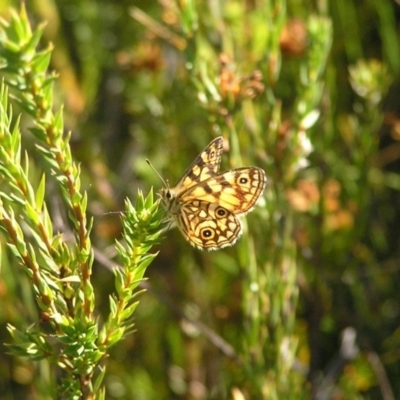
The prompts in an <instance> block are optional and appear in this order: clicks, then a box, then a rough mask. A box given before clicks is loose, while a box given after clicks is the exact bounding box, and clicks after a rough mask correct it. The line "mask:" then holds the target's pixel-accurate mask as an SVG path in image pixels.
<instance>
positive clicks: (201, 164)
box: [174, 137, 223, 191]
mask: <svg viewBox="0 0 400 400" xmlns="http://www.w3.org/2000/svg"><path fill="white" fill-rule="evenodd" d="M222 152H223V139H222V137H217V138H216V139H214V140H213V141H212V142H211V143H210V144H209V145H208V146H207V147H206V148H205V149H204V150H203V151H202V152H201V153H200V154H199V155H198V156H197V157H196V159H195V160H194V161H193V162H192V164H191V165H190V167H189V168H188V169H187V170H186V171H185V173H184V174H183V175H182V177H181V178H180V179H179V181H178V183H177V184H176V185H175V188H174V189H175V190H178V191H182V190H183V191H184V190H187V189H188V188H189V187H191V186H193V185H196V184H197V183H198V182H202V181H205V180H207V179H209V178H211V177H212V176H215V175H217V174H218V171H219V167H220V165H221V157H222Z"/></svg>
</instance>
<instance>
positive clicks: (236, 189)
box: [161, 137, 267, 250]
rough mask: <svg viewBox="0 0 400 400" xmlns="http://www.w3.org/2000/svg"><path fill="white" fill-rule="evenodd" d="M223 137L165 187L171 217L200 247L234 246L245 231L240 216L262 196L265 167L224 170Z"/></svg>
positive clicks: (191, 241) (162, 193)
mask: <svg viewBox="0 0 400 400" xmlns="http://www.w3.org/2000/svg"><path fill="white" fill-rule="evenodd" d="M222 152H223V139H222V137H218V138H216V139H214V140H213V141H212V142H211V143H210V144H209V145H208V146H207V147H206V148H205V149H204V150H203V151H202V152H201V153H200V154H199V155H198V156H197V158H196V159H195V160H194V161H193V163H192V164H191V166H190V167H189V168H188V169H187V170H186V172H185V173H184V174H183V175H182V177H181V178H180V179H179V181H178V183H177V184H176V185H175V186H174V187H173V188H169V187H166V188H164V189H162V190H161V200H162V203H163V205H164V207H165V209H166V212H167V215H168V217H169V218H170V219H171V220H172V221H173V222H175V223H176V225H177V226H178V227H179V229H180V231H181V232H182V234H183V235H184V237H185V238H186V240H187V241H188V242H189V243H190V244H192V245H193V246H196V247H198V248H200V249H207V250H217V249H220V248H223V247H226V246H232V245H233V244H234V243H235V242H236V241H237V239H238V238H239V237H240V235H241V234H242V227H241V224H240V221H239V219H238V218H237V217H238V216H241V215H245V214H246V213H248V212H249V211H251V210H252V208H253V207H254V205H255V203H256V202H257V200H258V199H259V198H260V196H261V195H262V193H263V191H264V188H265V185H266V181H267V179H266V176H265V172H264V171H263V170H262V169H261V168H257V167H243V168H237V169H234V170H231V171H228V172H225V173H220V172H219V168H220V164H221V157H222Z"/></svg>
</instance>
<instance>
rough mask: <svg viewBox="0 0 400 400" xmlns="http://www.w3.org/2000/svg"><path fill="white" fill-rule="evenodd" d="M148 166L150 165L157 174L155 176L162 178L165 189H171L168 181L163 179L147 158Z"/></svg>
mask: <svg viewBox="0 0 400 400" xmlns="http://www.w3.org/2000/svg"><path fill="white" fill-rule="evenodd" d="M146 162H147V164H149V166H150V168H151V169H152V170H153V171H154V172H155V174H156V175H157V176H158V177H159V178H160V180H161V182H162V183H163V184H164V186H165V187H169V184H168V181H166V180H165V179H163V177H162V176H161V175H160V174H159V173H158V171H157V170H156V169H155V168H154V167H153V164H152V163H151V162H150V161H149V160H148V159H147V158H146Z"/></svg>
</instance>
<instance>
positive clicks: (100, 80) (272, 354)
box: [0, 0, 400, 400]
mask: <svg viewBox="0 0 400 400" xmlns="http://www.w3.org/2000/svg"><path fill="white" fill-rule="evenodd" d="M12 7H14V8H18V7H19V2H17V1H11V0H10V1H8V2H7V1H3V2H2V3H1V5H0V13H1V16H2V17H3V18H4V19H7V18H9V13H10V9H11V8H12ZM26 7H27V12H28V15H29V17H30V20H31V22H32V24H33V25H37V24H39V23H41V22H43V21H46V28H45V35H44V36H45V40H46V41H47V42H52V43H53V45H54V52H53V57H52V63H51V69H52V70H55V71H57V72H58V74H59V78H58V81H57V84H56V101H55V103H56V104H62V103H63V104H64V111H65V112H64V115H65V125H66V130H71V132H72V139H71V146H72V151H73V155H74V157H75V159H76V160H77V161H79V162H80V163H81V168H82V175H83V182H84V183H85V185H86V187H85V189H86V190H87V191H88V197H89V202H88V203H89V206H88V209H89V212H90V214H91V215H93V217H94V229H93V243H94V245H95V246H96V248H97V249H99V250H100V251H101V252H102V253H103V254H104V255H105V256H106V257H109V258H113V257H114V255H115V254H114V252H113V251H114V250H113V244H114V240H115V239H118V238H119V237H120V233H121V226H120V222H119V216H118V214H110V212H118V211H121V210H123V208H124V203H123V201H124V198H125V197H127V196H128V197H129V198H132V199H134V197H135V196H136V193H137V190H138V189H139V188H140V189H142V190H143V191H145V192H147V191H148V190H149V189H150V188H151V186H154V187H155V188H156V189H157V190H158V189H159V188H160V187H161V186H162V182H160V180H159V178H158V177H157V176H156V174H154V172H153V171H152V170H151V169H150V168H149V167H148V165H147V164H146V162H145V160H146V158H148V159H149V160H150V161H151V162H152V164H153V165H154V166H155V168H156V169H157V170H158V171H159V172H160V174H161V175H162V176H163V177H164V178H165V179H169V180H170V182H171V183H174V181H176V180H177V179H178V178H179V176H180V175H181V174H182V173H183V171H184V170H185V168H186V167H187V166H189V164H190V163H191V162H192V160H193V159H194V158H195V157H196V155H197V154H198V153H199V152H200V151H201V149H202V148H203V147H204V146H205V145H206V144H207V143H208V142H209V141H211V139H212V138H214V137H216V136H218V135H223V136H224V138H225V139H226V147H227V149H226V150H228V151H227V153H225V154H224V157H223V170H227V169H229V168H233V167H240V166H245V165H257V166H260V167H262V168H264V169H265V170H266V172H267V175H268V176H269V181H270V182H269V186H268V188H267V191H266V194H265V202H264V203H262V204H260V207H259V208H257V209H256V210H255V211H254V212H253V213H252V214H251V215H249V217H248V225H246V233H245V235H244V237H243V238H242V239H241V240H240V242H239V243H238V244H237V246H235V247H234V248H229V249H224V250H222V251H218V252H212V253H203V252H200V251H198V250H196V249H193V248H192V247H190V246H189V244H188V243H186V242H185V240H184V239H183V237H182V236H181V235H180V233H179V232H178V231H177V230H171V231H169V232H168V233H167V234H166V235H165V237H164V239H163V241H162V243H161V244H160V246H159V247H158V248H157V250H158V251H159V255H158V257H157V258H156V260H155V262H154V263H153V264H152V265H151V266H150V267H149V269H148V271H147V277H148V283H149V284H150V285H151V290H148V291H147V292H146V293H144V294H142V295H141V297H140V305H139V307H138V309H137V311H136V317H135V328H136V331H135V332H134V333H133V334H132V335H130V336H129V337H128V338H127V339H126V340H125V341H124V342H122V343H120V344H119V345H118V346H116V347H115V348H114V349H113V352H112V353H111V354H110V358H109V360H108V367H107V377H106V387H107V398H109V399H146V400H147V399H234V400H240V399H247V398H249V399H259V398H265V399H270V398H271V399H274V398H279V399H286V398H287V399H292V398H293V399H302V398H304V399H396V398H399V396H400V379H399V376H400V350H399V349H400V323H399V322H400V316H399V312H400V296H399V282H400V254H399V239H400V219H399V217H400V211H399V209H400V207H399V206H400V199H399V189H400V177H399V169H400V164H399V159H400V144H399V140H400V119H399V106H400V96H399V93H400V91H399V89H400V86H399V73H400V33H399V21H400V6H399V4H398V3H397V2H396V1H394V0H379V1H376V0H325V1H324V0H315V1H311V0H309V1H307V0H286V1H284V0H274V1H267V0H265V1H257V0H247V1H245V0H243V1H234V0H226V1H223V0H216V1H208V2H202V1H197V2H196V1H193V2H191V1H187V2H186V1H176V2H175V1H172V0H159V1H125V0H121V1H103V0H97V1H94V0H93V1H90V0H30V1H29V2H27V4H26ZM43 45H45V43H44V44H43ZM317 117H318V118H317ZM26 140H28V141H29V138H27V139H26ZM50 207H54V208H55V209H57V207H58V204H57V202H56V201H54V202H51V201H50ZM247 227H248V232H249V233H248V234H247ZM18 276H19V275H18V270H17V268H16V267H13V266H12V265H8V264H7V263H4V265H3V266H2V270H1V275H0V342H1V343H4V342H8V341H9V340H10V338H9V336H8V334H7V331H6V324H7V323H9V322H11V323H12V324H17V321H20V319H21V318H22V319H24V318H25V319H26V320H27V321H29V320H30V319H29V315H34V314H35V312H36V311H35V307H34V306H33V305H31V306H30V307H31V309H29V300H30V299H29V298H26V297H25V293H26V291H25V289H24V286H23V284H22V283H20V282H19V279H18ZM112 279H113V276H112V274H111V273H110V271H109V269H107V267H106V266H105V264H104V263H102V262H101V261H100V260H99V259H96V262H95V267H94V273H93V284H94V286H95V290H96V297H97V305H98V310H97V312H98V314H99V316H100V321H101V318H102V315H106V313H107V311H108V310H107V307H108V295H109V293H110V292H112V291H113V290H114V289H113V284H112ZM255 288H256V289H255ZM27 305H28V306H27ZM187 317H189V318H191V319H193V320H195V321H198V324H197V325H193V324H191V323H189V322H188V319H187ZM31 322H33V321H31ZM1 349H2V350H1V353H0V398H1V399H22V398H26V399H30V398H32V399H35V398H38V397H36V396H37V393H38V392H40V391H39V390H38V389H37V388H38V387H40V384H41V383H40V382H41V377H43V376H45V375H46V374H47V373H48V371H46V368H49V366H48V365H47V364H43V363H38V364H35V365H33V364H31V363H29V362H27V361H26V360H23V359H18V358H15V357H11V356H10V355H8V354H7V353H6V349H5V347H4V346H3V345H1Z"/></svg>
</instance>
